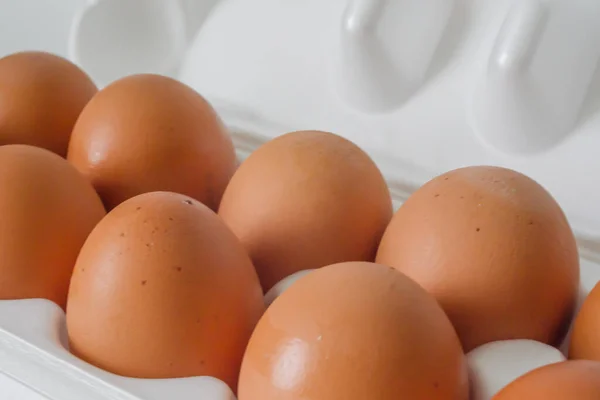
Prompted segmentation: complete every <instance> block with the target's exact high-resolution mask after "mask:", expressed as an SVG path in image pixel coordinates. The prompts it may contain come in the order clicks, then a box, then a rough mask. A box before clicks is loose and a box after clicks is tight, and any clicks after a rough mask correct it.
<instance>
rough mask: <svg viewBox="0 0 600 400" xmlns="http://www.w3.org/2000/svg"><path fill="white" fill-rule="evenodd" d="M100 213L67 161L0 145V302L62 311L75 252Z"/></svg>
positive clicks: (99, 204) (92, 193)
mask: <svg viewBox="0 0 600 400" xmlns="http://www.w3.org/2000/svg"><path fill="white" fill-rule="evenodd" d="M104 214H105V211H104V208H103V207H102V202H101V201H100V198H99V197H98V195H97V194H96V192H95V191H94V189H93V188H92V186H91V185H90V184H89V182H87V181H86V180H85V179H84V178H83V177H82V176H81V175H80V174H79V173H77V171H76V170H75V168H73V167H72V166H71V165H70V164H69V163H68V162H67V161H66V160H64V159H63V158H61V157H59V156H58V155H56V154H54V153H51V152H50V151H48V150H45V149H41V148H38V147H33V146H27V145H6V146H0V215H2V217H1V219H0V254H1V259H2V262H1V263H0V299H1V300H10V299H27V298H45V299H48V300H52V301H54V302H55V303H57V304H58V305H59V306H61V307H63V308H64V307H65V303H66V300H67V291H68V287H69V280H70V279H71V273H72V271H73V266H74V265H75V260H76V259H77V255H78V254H79V250H80V249H81V247H82V246H83V243H84V241H85V239H86V238H87V236H88V235H89V233H90V232H91V231H92V229H93V228H94V226H95V225H96V224H97V223H98V221H100V219H102V217H103V216H104Z"/></svg>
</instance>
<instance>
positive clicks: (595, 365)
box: [493, 360, 600, 400]
mask: <svg viewBox="0 0 600 400" xmlns="http://www.w3.org/2000/svg"><path fill="white" fill-rule="evenodd" d="M524 399H527V400H597V399H600V363H599V362H596V361H582V360H579V361H565V362H561V363H556V364H551V365H547V366H545V367H542V368H538V369H536V370H533V371H531V372H529V373H528V374H526V375H524V376H522V377H520V378H519V379H517V380H515V381H514V382H512V383H511V384H510V385H508V386H507V387H505V388H504V389H503V390H502V391H501V392H500V393H498V394H497V395H496V396H494V398H493V400H524Z"/></svg>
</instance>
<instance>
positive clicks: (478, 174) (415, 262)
mask: <svg viewBox="0 0 600 400" xmlns="http://www.w3.org/2000/svg"><path fill="white" fill-rule="evenodd" d="M377 262H379V263H381V264H385V265H389V266H393V267H395V268H397V269H398V270H400V271H402V272H404V273H406V274H407V275H408V276H409V277H411V278H413V279H414V280H415V281H417V282H418V283H419V284H421V286H423V287H424V288H425V289H426V290H427V291H429V292H430V293H432V294H433V295H434V296H435V297H436V299H437V300H438V301H439V302H440V304H441V305H442V307H443V308H444V310H445V311H446V313H447V314H448V316H449V317H450V320H451V321H452V323H453V324H454V326H455V328H456V330H457V331H458V335H459V337H460V338H461V341H462V343H463V347H464V348H465V350H467V351H469V350H472V349H473V348H475V347H477V346H480V345H482V344H485V343H488V342H492V341H497V340H507V339H532V340H537V341H540V342H542V343H546V344H556V345H558V344H559V343H560V340H561V339H562V337H563V336H564V334H565V333H566V329H567V325H568V323H569V321H570V319H571V317H572V313H573V309H574V306H575V303H576V299H577V293H578V287H579V257H578V252H577V246H576V243H575V238H574V236H573V232H572V231H571V228H570V226H569V224H568V222H567V220H566V218H565V215H564V214H563V212H562V210H561V209H560V207H559V205H558V204H557V203H556V201H555V200H554V199H553V198H552V196H551V195H550V194H549V193H548V192H547V191H546V190H545V189H544V188H542V187H541V186H540V185H539V184H537V183H536V182H535V181H533V180H532V179H530V178H528V177H526V176H525V175H522V174H520V173H518V172H515V171H512V170H508V169H504V168H498V167H468V168H462V169H458V170H454V171H451V172H448V173H446V174H444V175H441V176H439V177H437V178H435V179H433V180H432V181H430V182H428V183H427V184H425V185H424V186H423V187H422V188H420V189H419V190H417V191H416V192H415V193H414V194H413V195H412V196H411V197H410V198H409V199H408V200H407V201H406V203H405V204H404V205H403V206H402V207H400V209H399V210H398V211H397V213H396V215H395V216H394V218H393V219H392V222H391V223H390V225H389V227H388V228H387V230H386V232H385V234H384V236H383V239H382V241H381V246H380V248H379V251H378V254H377Z"/></svg>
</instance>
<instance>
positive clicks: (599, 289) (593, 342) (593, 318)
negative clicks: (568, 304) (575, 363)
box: [569, 283, 600, 361]
mask: <svg viewBox="0 0 600 400" xmlns="http://www.w3.org/2000/svg"><path fill="white" fill-rule="evenodd" d="M569 358H570V359H573V360H577V359H583V360H595V361H600V283H598V284H596V286H594V289H592V291H591V292H590V294H589V295H588V296H587V298H586V299H585V301H584V302H583V305H582V306H581V310H579V314H577V317H576V318H575V322H574V323H573V331H572V333H571V343H570V347H569Z"/></svg>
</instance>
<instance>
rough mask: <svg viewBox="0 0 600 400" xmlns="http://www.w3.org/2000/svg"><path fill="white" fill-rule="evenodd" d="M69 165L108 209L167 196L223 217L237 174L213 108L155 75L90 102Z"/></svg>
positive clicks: (126, 81)
mask: <svg viewBox="0 0 600 400" xmlns="http://www.w3.org/2000/svg"><path fill="white" fill-rule="evenodd" d="M68 159H69V161H70V162H71V163H73V165H75V166H76V167H77V169H79V171H81V173H83V175H85V176H86V177H87V178H88V179H90V181H91V182H92V184H93V185H94V187H95V188H96V190H97V191H98V193H99V194H100V197H101V198H102V200H103V201H104V203H105V205H106V207H107V208H108V209H112V208H113V207H115V206H116V205H117V204H119V203H121V202H123V201H124V200H126V199H128V198H131V197H133V196H135V195H138V194H141V193H146V192H152V191H159V190H163V191H172V192H177V193H182V194H185V195H188V196H191V197H193V198H195V199H196V200H199V201H201V202H202V203H204V204H205V205H207V206H208V207H210V208H211V209H213V210H215V211H216V210H217V207H218V206H219V202H220V201H221V196H222V195H223V191H224V190H225V187H226V185H227V183H228V182H229V179H230V178H231V176H232V175H233V172H234V170H235V168H236V157H235V151H234V148H233V143H232V141H231V138H230V137H229V135H228V133H227V131H226V130H225V127H224V126H223V124H222V123H221V121H220V119H219V117H218V116H217V114H216V113H215V111H214V110H213V108H212V107H211V105H210V104H209V103H208V102H207V101H206V100H205V99H204V98H203V97H202V96H200V95H199V94H198V93H196V92H195V91H194V90H192V89H191V88H189V87H188V86H186V85H184V84H182V83H180V82H178V81H176V80H174V79H171V78H167V77H163V76H159V75H151V74H143V75H134V76H130V77H126V78H123V79H121V80H118V81H116V82H114V83H112V84H111V85H109V86H107V87H106V88H104V89H103V90H101V91H100V92H99V93H98V94H97V95H96V96H95V97H94V98H93V99H92V100H91V101H90V103H89V104H88V105H87V106H86V107H85V109H84V110H83V112H82V113H81V116H80V118H79V120H78V121H77V124H76V126H75V129H74V131H73V136H72V139H71V143H70V146H69V154H68Z"/></svg>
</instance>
